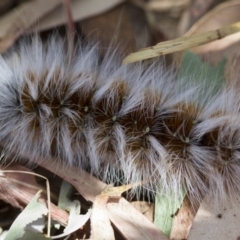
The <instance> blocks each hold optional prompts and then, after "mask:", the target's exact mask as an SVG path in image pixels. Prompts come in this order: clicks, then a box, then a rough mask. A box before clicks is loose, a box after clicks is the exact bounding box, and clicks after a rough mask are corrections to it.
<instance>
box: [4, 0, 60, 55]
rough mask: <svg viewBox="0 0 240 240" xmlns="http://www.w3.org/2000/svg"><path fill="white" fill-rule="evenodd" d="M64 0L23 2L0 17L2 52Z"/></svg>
mask: <svg viewBox="0 0 240 240" xmlns="http://www.w3.org/2000/svg"><path fill="white" fill-rule="evenodd" d="M61 3H62V0H51V1H48V0H35V1H29V2H27V3H24V4H21V5H20V6H19V7H18V8H16V9H13V10H12V11H10V12H9V13H7V14H6V15H4V16H3V17H1V18H0V53H2V52H4V51H6V50H7V49H8V48H9V47H10V46H11V45H12V44H13V43H14V41H15V40H16V39H17V38H18V37H19V36H20V35H21V34H22V33H24V32H25V31H26V29H28V28H29V27H30V26H32V25H33V24H34V23H36V22H37V21H38V20H39V19H40V18H41V17H43V16H44V15H45V14H47V13H49V12H50V11H52V10H53V9H54V8H56V7H57V6H58V5H60V4H61Z"/></svg>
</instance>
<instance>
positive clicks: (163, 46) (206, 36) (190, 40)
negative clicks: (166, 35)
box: [123, 22, 240, 64]
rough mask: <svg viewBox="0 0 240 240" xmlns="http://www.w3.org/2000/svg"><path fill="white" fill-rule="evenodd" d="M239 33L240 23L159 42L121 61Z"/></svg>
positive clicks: (150, 55)
mask: <svg viewBox="0 0 240 240" xmlns="http://www.w3.org/2000/svg"><path fill="white" fill-rule="evenodd" d="M239 31H240V22H237V23H234V24H232V25H230V26H226V27H222V28H219V29H217V30H214V31H210V32H206V33H201V34H196V35H193V36H190V37H180V38H176V39H173V40H170V41H166V42H161V43H158V44H156V45H155V46H151V47H148V48H144V49H142V50H140V51H139V52H135V53H131V54H129V55H128V56H127V57H126V58H124V59H123V64H128V63H133V62H137V61H141V60H145V59H149V58H154V57H159V56H162V55H165V54H169V53H173V52H178V51H182V50H186V49H189V48H193V47H197V46H200V45H203V44H206V43H209V42H212V41H215V40H219V39H222V38H224V37H226V36H228V35H231V34H233V33H236V32H239Z"/></svg>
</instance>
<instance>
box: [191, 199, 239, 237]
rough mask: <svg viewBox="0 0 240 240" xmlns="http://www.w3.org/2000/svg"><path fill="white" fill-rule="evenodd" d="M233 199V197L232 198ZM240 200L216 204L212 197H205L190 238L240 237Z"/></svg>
mask: <svg viewBox="0 0 240 240" xmlns="http://www.w3.org/2000/svg"><path fill="white" fill-rule="evenodd" d="M231 200H233V199H231ZM239 204H240V202H238V201H236V202H235V203H234V205H233V204H230V203H229V204H225V205H224V206H219V205H216V203H215V202H214V201H212V198H209V197H207V198H205V199H204V201H203V202H202V204H201V206H200V208H199V210H198V212H197V215H196V217H195V219H194V222H193V226H192V228H191V230H190V233H189V237H188V240H196V239H197V240H213V239H217V240H228V239H236V240H237V239H240V228H239V222H240V210H239Z"/></svg>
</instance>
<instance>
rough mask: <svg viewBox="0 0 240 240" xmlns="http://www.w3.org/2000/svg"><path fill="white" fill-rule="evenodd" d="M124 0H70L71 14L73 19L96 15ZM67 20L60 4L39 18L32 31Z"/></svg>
mask: <svg viewBox="0 0 240 240" xmlns="http://www.w3.org/2000/svg"><path fill="white" fill-rule="evenodd" d="M124 1H125V0H98V1H97V2H96V1H95V0H72V15H73V20H74V21H79V20H83V19H86V18H89V17H92V16H96V15H98V14H101V13H103V12H106V11H107V10H109V9H111V8H113V7H115V6H116V5H118V4H120V3H121V2H124ZM66 22H67V16H66V14H65V10H64V9H63V7H62V6H60V7H59V8H57V9H56V10H54V11H53V12H51V13H50V14H48V15H47V16H45V17H44V18H43V19H41V20H40V21H39V22H38V24H37V26H36V28H35V29H34V31H43V30H47V29H51V28H54V27H57V26H60V25H63V24H65V23H66Z"/></svg>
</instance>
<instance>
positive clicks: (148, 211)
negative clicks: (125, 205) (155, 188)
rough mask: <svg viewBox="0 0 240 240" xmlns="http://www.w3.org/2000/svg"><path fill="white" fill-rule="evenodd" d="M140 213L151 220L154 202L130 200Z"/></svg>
mask: <svg viewBox="0 0 240 240" xmlns="http://www.w3.org/2000/svg"><path fill="white" fill-rule="evenodd" d="M131 205H132V206H134V207H135V208H136V209H137V210H138V211H139V212H140V213H142V214H143V215H144V216H145V217H146V218H147V219H148V220H149V221H151V222H153V215H154V214H153V211H154V203H149V202H142V201H135V202H131Z"/></svg>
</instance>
